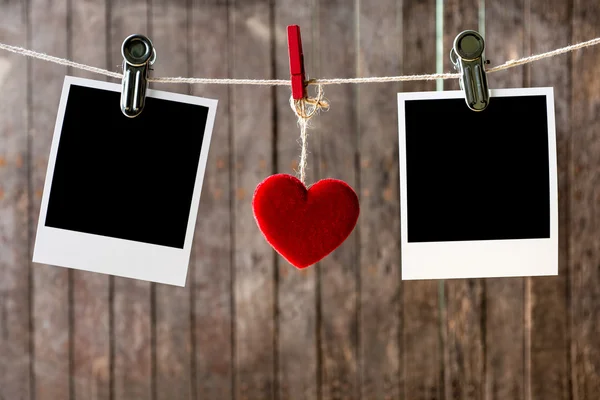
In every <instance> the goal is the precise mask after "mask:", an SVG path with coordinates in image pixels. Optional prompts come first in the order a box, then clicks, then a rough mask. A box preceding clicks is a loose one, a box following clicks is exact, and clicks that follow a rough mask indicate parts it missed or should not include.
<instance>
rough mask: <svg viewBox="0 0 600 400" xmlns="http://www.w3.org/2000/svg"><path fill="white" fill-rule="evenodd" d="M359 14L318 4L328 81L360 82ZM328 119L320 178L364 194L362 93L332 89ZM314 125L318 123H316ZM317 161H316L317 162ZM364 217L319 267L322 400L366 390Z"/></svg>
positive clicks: (320, 130)
mask: <svg viewBox="0 0 600 400" xmlns="http://www.w3.org/2000/svg"><path fill="white" fill-rule="evenodd" d="M355 12H356V10H355V8H354V7H352V6H349V5H348V3H347V2H343V1H327V2H319V4H318V17H317V21H318V22H317V24H318V25H317V29H318V31H317V32H318V36H317V37H318V38H319V41H318V46H319V47H318V50H317V51H318V53H317V54H318V56H319V65H318V67H317V68H315V69H316V74H317V75H318V76H319V77H322V78H328V77H338V76H355V75H356V72H357V69H356V47H357V37H356V27H355V24H356V22H355V20H356V15H355ZM325 96H326V97H327V98H328V99H329V100H330V102H331V108H330V110H329V111H328V112H327V113H322V114H321V115H319V116H318V117H317V118H314V119H313V121H315V122H314V131H315V132H316V133H315V135H314V136H313V137H315V136H318V146H319V150H318V151H319V156H318V158H319V178H320V179H323V178H335V179H341V180H343V181H345V182H346V183H347V184H348V185H350V186H351V187H352V188H354V190H355V191H356V193H357V194H359V193H360V184H359V179H360V176H359V173H358V168H357V165H356V163H357V161H358V158H357V157H358V126H357V121H358V119H357V113H356V87H355V86H354V85H341V86H333V85H332V86H328V87H326V88H325ZM311 122H312V121H311ZM315 161H316V160H315ZM362 220H363V218H362V216H361V217H359V220H358V223H357V228H355V230H354V232H353V233H352V234H351V235H350V236H349V237H348V238H347V239H346V241H345V242H344V243H343V244H342V245H341V246H340V247H338V248H337V250H335V251H334V252H333V253H331V254H330V255H329V256H327V257H326V258H325V259H324V260H323V261H321V262H320V263H319V264H318V265H317V268H318V273H319V275H320V279H321V283H320V296H321V304H320V307H321V316H322V319H321V321H322V322H321V329H320V341H321V352H322V374H321V383H322V387H321V393H322V399H324V400H329V399H348V400H350V399H358V398H360V395H361V389H360V364H359V363H360V359H359V357H360V355H359V351H358V343H359V326H358V313H359V310H358V306H359V304H358V302H359V271H358V268H359V259H360V258H359V257H360V253H359V250H358V242H359V238H360V236H359V235H360V232H359V230H360V226H361V224H362Z"/></svg>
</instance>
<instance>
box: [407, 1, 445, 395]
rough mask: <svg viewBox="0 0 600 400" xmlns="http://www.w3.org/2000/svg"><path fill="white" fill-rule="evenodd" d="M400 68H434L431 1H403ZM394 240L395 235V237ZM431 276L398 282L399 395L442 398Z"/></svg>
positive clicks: (414, 86)
mask: <svg viewBox="0 0 600 400" xmlns="http://www.w3.org/2000/svg"><path fill="white" fill-rule="evenodd" d="M403 5H404V9H403V13H402V14H403V30H404V33H403V39H404V40H403V50H402V53H401V54H402V73H403V74H422V73H429V72H430V71H435V63H436V54H435V41H436V28H435V7H436V4H435V0H424V1H419V2H412V1H410V2H404V3H403ZM431 90H435V82H433V81H431V82H427V81H425V82H405V83H403V85H402V91H403V92H417V91H431ZM397 240H398V239H397ZM438 285H439V284H438V282H437V281H432V280H430V281H404V282H402V312H403V313H402V325H403V330H402V342H403V344H402V349H403V367H402V369H403V375H404V377H403V382H404V393H403V396H402V398H405V399H409V398H410V399H415V400H440V399H443V393H444V387H443V358H442V357H443V352H442V344H443V342H442V341H441V340H440V338H441V336H440V318H441V316H440V310H439V294H438Z"/></svg>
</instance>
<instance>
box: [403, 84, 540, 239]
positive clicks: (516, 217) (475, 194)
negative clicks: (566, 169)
mask: <svg viewBox="0 0 600 400" xmlns="http://www.w3.org/2000/svg"><path fill="white" fill-rule="evenodd" d="M405 107H406V108H405V116H406V175H407V180H406V185H407V192H406V194H407V204H406V206H407V221H406V222H407V228H408V237H407V241H408V242H448V241H471V240H502V239H534V238H549V237H550V172H549V158H548V118H547V110H546V96H520V97H494V98H492V99H491V100H490V104H489V106H488V107H487V108H486V109H485V110H484V111H482V112H475V111H471V110H470V109H469V108H468V107H467V105H466V104H465V101H464V99H435V100H434V99H432V100H410V101H406V102H405Z"/></svg>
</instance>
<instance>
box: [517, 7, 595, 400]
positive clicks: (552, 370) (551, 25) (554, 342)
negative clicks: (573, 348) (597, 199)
mask: <svg viewBox="0 0 600 400" xmlns="http://www.w3.org/2000/svg"><path fill="white" fill-rule="evenodd" d="M525 3H526V4H527V2H525ZM529 6H530V10H529V12H528V16H529V17H528V19H529V21H530V23H529V39H528V40H529V48H528V51H529V52H530V53H532V54H534V53H540V52H544V51H550V50H551V49H556V48H559V47H563V46H567V45H568V44H569V43H574V41H575V40H577V39H576V38H570V33H571V29H572V28H571V25H570V24H571V18H572V11H571V7H572V4H570V2H565V1H562V0H553V1H546V0H532V1H530V2H529ZM592 33H594V32H590V34H592ZM595 33H596V36H597V35H598V33H600V32H598V31H597V32H595ZM584 65H585V67H584V68H586V69H587V68H588V67H589V68H590V69H591V72H593V71H594V70H595V72H596V74H597V73H598V66H597V64H596V65H594V64H590V65H589V66H588V64H587V62H586V63H585V64H584ZM570 66H571V56H567V57H556V58H554V59H550V60H543V61H540V62H539V63H536V64H534V65H530V66H528V67H527V69H526V71H527V75H528V79H529V84H530V85H531V86H552V87H554V108H555V110H556V115H555V120H556V147H557V163H558V206H559V209H558V216H559V226H558V234H559V253H558V255H559V267H558V273H559V275H558V276H553V277H535V278H529V279H528V280H529V285H528V288H527V289H528V296H529V302H530V304H529V307H530V309H529V310H528V311H527V312H528V313H529V315H530V326H529V327H528V335H529V342H528V343H526V344H528V345H529V346H526V348H527V350H528V352H529V355H530V359H529V360H527V362H528V365H529V376H528V377H527V379H526V382H528V393H526V394H527V396H526V397H525V398H526V399H527V400H530V399H531V400H533V399H550V398H551V399H556V400H563V399H570V398H574V399H585V398H587V397H585V396H581V395H578V396H576V397H575V396H573V397H571V395H570V393H569V391H570V388H569V385H570V383H569V382H570V380H571V371H570V366H569V365H570V360H569V325H570V323H569V313H570V310H569V305H568V302H569V296H570V294H569V289H568V285H569V279H570V278H569V274H570V268H569V265H568V264H569V262H570V261H569V257H570V255H569V253H570V249H569V236H570V230H571V228H570V226H569V223H570V218H571V210H570V209H569V206H570V204H572V203H571V202H572V201H573V200H572V197H571V193H570V188H571V187H572V186H573V182H574V181H573V180H572V178H571V177H570V176H569V174H570V169H571V168H572V167H571V165H572V163H573V161H574V160H576V159H578V158H579V156H578V155H576V156H573V155H572V154H573V153H571V149H570V146H571V143H572V140H573V138H575V137H577V135H578V134H577V133H576V132H575V131H573V130H572V127H574V125H573V123H574V121H573V122H571V119H570V116H571V115H572V114H571V113H572V111H571V73H570V72H571V70H570ZM575 79H576V80H578V79H579V78H577V77H576V78H575ZM596 88H598V85H596ZM591 127H592V125H591V124H590V125H588V126H587V127H586V128H584V129H586V130H587V129H590V128H591ZM596 129H597V128H596ZM578 153H579V151H578ZM573 204H574V203H573ZM575 257H577V256H575ZM575 259H576V258H575ZM596 293H598V292H596ZM578 296H579V294H575V295H574V298H577V297H578ZM595 340H598V337H596V339H595ZM596 349H598V348H596ZM598 355H599V354H598V353H596V357H598Z"/></svg>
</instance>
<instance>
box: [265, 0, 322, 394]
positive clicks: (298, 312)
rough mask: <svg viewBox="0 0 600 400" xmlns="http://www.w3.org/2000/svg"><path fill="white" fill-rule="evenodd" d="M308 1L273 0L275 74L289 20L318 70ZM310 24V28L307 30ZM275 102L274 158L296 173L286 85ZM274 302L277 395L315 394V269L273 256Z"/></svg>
mask: <svg viewBox="0 0 600 400" xmlns="http://www.w3.org/2000/svg"><path fill="white" fill-rule="evenodd" d="M312 4H313V2H312V1H310V0H302V1H298V0H286V1H278V2H276V3H275V15H274V17H275V29H273V33H274V35H275V37H274V51H275V71H274V72H275V75H276V76H278V77H281V76H287V75H289V57H288V49H287V44H286V43H287V30H286V27H287V26H288V25H299V26H300V27H301V35H302V45H303V49H304V55H305V60H306V73H307V74H308V75H309V76H313V75H314V74H316V73H317V71H316V69H315V68H316V65H317V57H315V53H314V49H316V44H317V42H318V39H317V38H318V36H316V35H317V32H316V29H317V27H316V26H313V25H311V21H312V20H313V19H314V18H316V17H317V15H318V14H317V11H316V10H315V9H314V8H313V7H312ZM311 27H312V30H311V29H310V28H311ZM274 94H275V96H276V97H275V98H274V99H273V100H274V101H276V104H275V106H276V119H275V121H276V126H275V128H276V146H277V148H276V149H275V150H276V151H277V153H276V160H273V161H274V162H276V164H277V172H280V173H286V174H292V175H294V174H295V172H296V171H298V162H299V151H300V142H299V137H300V135H299V130H298V128H297V119H296V116H295V115H294V113H293V112H292V110H291V108H290V102H289V100H290V90H289V88H287V87H282V88H276V89H275V93H274ZM320 136H321V132H320V131H319V130H317V129H311V130H310V131H309V134H308V151H309V154H308V168H307V173H306V183H307V184H312V183H314V182H316V181H317V180H318V171H319V168H318V162H319V158H318V156H319V151H318V143H319V138H320ZM276 263H277V264H276V265H277V268H278V269H277V270H278V294H277V296H278V305H277V321H278V325H277V333H278V335H277V342H278V346H277V354H278V359H277V367H278V380H279V385H278V386H279V393H278V394H279V398H280V399H282V400H283V399H306V400H308V399H315V398H317V393H319V392H320V387H319V386H318V385H319V382H320V375H319V374H320V371H321V369H320V368H319V350H318V346H319V343H320V341H319V338H318V336H317V335H318V334H319V329H320V326H321V324H320V322H321V320H320V318H318V316H319V315H320V314H317V307H318V303H317V301H318V298H319V293H318V283H317V279H318V272H317V269H316V268H308V269H304V270H302V271H298V270H296V268H295V267H294V266H292V265H290V264H289V263H288V262H287V261H286V260H284V259H283V258H281V257H279V256H277V258H276Z"/></svg>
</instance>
